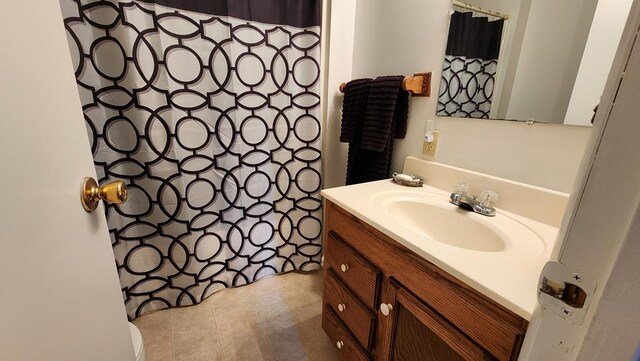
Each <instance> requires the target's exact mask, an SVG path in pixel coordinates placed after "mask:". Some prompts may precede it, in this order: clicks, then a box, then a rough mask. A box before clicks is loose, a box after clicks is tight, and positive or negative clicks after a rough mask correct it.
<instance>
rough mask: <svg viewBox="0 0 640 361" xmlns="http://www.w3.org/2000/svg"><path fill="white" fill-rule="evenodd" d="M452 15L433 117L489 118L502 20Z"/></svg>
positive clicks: (469, 15) (459, 13) (471, 14)
mask: <svg viewBox="0 0 640 361" xmlns="http://www.w3.org/2000/svg"><path fill="white" fill-rule="evenodd" d="M473 15H474V14H473V13H472V12H459V11H455V12H454V13H453V14H452V15H451V22H450V24H449V36H448V41H447V50H446V53H445V58H444V65H443V67H442V78H441V80H440V91H439V93H438V106H437V110H436V114H437V115H440V116H449V117H459V118H489V115H490V112H491V103H492V98H493V92H494V87H495V81H496V72H497V70H498V56H499V54H500V44H501V42H502V30H503V27H504V19H498V20H494V21H489V18H487V17H486V16H473Z"/></svg>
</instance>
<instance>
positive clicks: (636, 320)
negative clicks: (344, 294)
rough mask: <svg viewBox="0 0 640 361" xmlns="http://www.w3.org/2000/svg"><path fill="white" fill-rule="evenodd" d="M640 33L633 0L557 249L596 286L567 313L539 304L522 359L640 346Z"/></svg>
mask: <svg viewBox="0 0 640 361" xmlns="http://www.w3.org/2000/svg"><path fill="white" fill-rule="evenodd" d="M607 4H608V6H609V7H610V8H611V9H612V10H613V9H614V8H615V7H616V6H619V4H615V3H614V2H611V3H610V2H607ZM599 5H600V3H599ZM639 30H640V1H638V0H634V1H633V4H632V6H631V10H630V12H629V17H628V19H627V23H626V25H625V30H624V31H623V33H622V37H621V39H620V44H619V46H618V51H617V53H616V56H615V59H614V62H613V65H612V68H611V71H610V72H609V78H608V80H607V84H606V86H605V89H604V93H603V95H602V98H601V101H600V105H599V106H598V112H597V114H596V119H595V122H594V127H593V130H592V138H591V141H590V145H589V146H588V149H587V151H586V153H585V157H584V159H583V162H582V166H581V173H582V174H579V175H578V181H577V182H576V185H575V186H574V190H573V192H572V194H571V200H570V202H569V206H568V207H567V211H566V212H567V213H566V215H565V219H564V221H563V225H562V227H561V229H560V232H559V234H558V240H557V242H556V245H555V248H554V255H555V260H557V261H558V262H559V263H560V264H561V265H564V266H566V269H567V271H569V270H571V273H575V274H578V275H582V278H583V279H585V278H586V279H590V280H591V281H592V282H594V283H596V284H597V286H596V289H595V291H594V292H593V293H592V294H590V295H588V302H587V303H585V305H584V307H582V308H581V309H577V310H572V307H571V306H570V305H567V306H566V311H567V313H566V314H565V313H563V312H562V311H558V310H557V309H554V308H551V307H546V306H542V305H540V304H539V305H538V307H537V309H536V311H535V312H534V314H533V318H532V319H531V321H530V323H529V329H528V330H527V336H526V338H525V341H524V345H523V348H522V352H521V353H520V357H519V360H521V361H537V360H554V361H573V360H607V361H618V360H631V359H633V355H634V353H635V352H636V349H637V348H638V347H639V345H640V328H639V327H638V324H640V312H638V304H639V303H640V285H639V284H638V273H639V272H640V262H638V256H637V255H638V254H639V253H640V249H639V248H640V242H638V238H640V218H639V216H640V187H639V186H638V185H639V184H640V142H639V141H638V134H640V121H638V114H640V102H638V99H639V98H640V86H639V85H640V41H639V39H638V33H639ZM567 273H568V272H567ZM571 273H568V274H569V275H570V274H571ZM577 313H582V317H581V319H577V317H576V314H577Z"/></svg>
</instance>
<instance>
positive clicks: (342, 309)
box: [338, 303, 347, 312]
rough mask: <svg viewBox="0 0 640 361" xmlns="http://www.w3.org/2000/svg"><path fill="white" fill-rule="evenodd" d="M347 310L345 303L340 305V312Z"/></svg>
mask: <svg viewBox="0 0 640 361" xmlns="http://www.w3.org/2000/svg"><path fill="white" fill-rule="evenodd" d="M346 309H347V305H345V304H344V303H338V311H340V312H344V310H346Z"/></svg>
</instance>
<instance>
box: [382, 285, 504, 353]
mask: <svg viewBox="0 0 640 361" xmlns="http://www.w3.org/2000/svg"><path fill="white" fill-rule="evenodd" d="M386 283H387V285H385V286H386V287H384V289H385V291H384V294H385V295H386V297H384V298H383V299H384V300H387V301H388V303H383V304H381V305H380V311H379V314H378V317H379V320H380V324H379V325H380V326H381V327H379V330H380V332H381V334H380V335H379V337H380V338H381V339H383V340H388V342H381V343H379V344H380V345H381V347H380V350H379V352H378V354H377V358H376V359H377V360H379V361H382V360H385V361H386V360H390V361H478V360H486V361H489V360H495V358H494V357H492V356H491V355H490V354H488V353H487V352H485V351H484V350H483V349H482V348H481V347H480V346H478V345H476V344H475V343H474V342H473V341H471V339H469V338H467V336H466V335H465V334H463V333H462V332H460V331H459V330H458V329H456V328H455V327H454V326H453V325H451V324H450V323H449V322H448V321H447V320H446V319H444V318H442V317H441V316H440V315H439V314H437V313H436V312H435V311H434V310H432V309H431V308H430V307H429V306H428V305H426V304H424V303H423V302H422V301H420V300H419V299H417V298H416V297H415V296H413V295H412V294H411V293H410V292H409V291H407V290H406V289H404V288H403V287H402V286H401V285H399V284H398V283H397V282H395V281H394V280H389V281H387V282H386Z"/></svg>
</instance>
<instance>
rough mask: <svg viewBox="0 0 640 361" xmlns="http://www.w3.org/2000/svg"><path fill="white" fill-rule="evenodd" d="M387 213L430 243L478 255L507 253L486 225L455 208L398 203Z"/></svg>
mask: <svg viewBox="0 0 640 361" xmlns="http://www.w3.org/2000/svg"><path fill="white" fill-rule="evenodd" d="M387 211H388V212H389V213H390V214H392V215H393V217H394V218H396V221H397V222H398V223H400V224H402V225H403V226H405V227H407V228H410V229H412V230H413V231H415V232H417V233H421V234H423V235H425V236H426V237H429V238H430V239H432V240H434V241H437V242H442V243H446V244H448V245H451V246H454V247H458V248H465V249H471V250H474V251H484V252H500V251H504V249H505V243H504V240H503V239H502V237H501V236H500V235H499V234H498V233H497V232H495V231H494V230H492V229H491V228H489V227H487V226H486V225H484V224H482V223H480V222H478V221H477V220H475V219H474V218H475V217H470V214H469V212H468V211H465V210H462V209H460V208H458V207H455V206H453V205H451V206H450V207H447V208H444V207H438V206H436V205H433V204H429V203H426V202H420V201H416V200H405V199H401V200H396V201H394V202H390V203H389V204H388V205H387Z"/></svg>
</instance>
